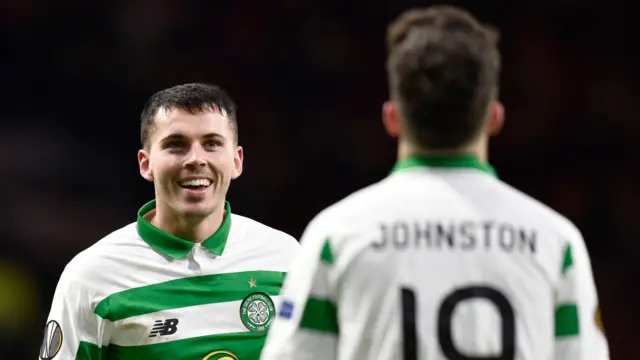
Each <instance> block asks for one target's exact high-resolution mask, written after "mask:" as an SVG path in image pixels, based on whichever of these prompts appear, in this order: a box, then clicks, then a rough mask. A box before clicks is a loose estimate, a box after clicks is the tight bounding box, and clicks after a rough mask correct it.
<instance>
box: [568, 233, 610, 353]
mask: <svg viewBox="0 0 640 360" xmlns="http://www.w3.org/2000/svg"><path fill="white" fill-rule="evenodd" d="M572 240H573V241H568V242H566V244H565V247H564V255H563V261H562V267H561V278H560V282H559V284H558V288H557V289H556V299H555V300H556V304H555V305H556V309H555V353H556V355H555V359H557V360H560V359H562V360H608V359H609V346H608V343H607V340H606V338H605V336H604V329H603V327H602V324H601V322H600V313H599V304H598V293H597V290H596V285H595V281H594V278H593V273H592V270H591V261H590V259H589V254H588V252H587V249H586V246H585V244H584V241H583V239H582V236H581V235H579V233H578V234H577V235H576V236H574V238H573V239H572Z"/></svg>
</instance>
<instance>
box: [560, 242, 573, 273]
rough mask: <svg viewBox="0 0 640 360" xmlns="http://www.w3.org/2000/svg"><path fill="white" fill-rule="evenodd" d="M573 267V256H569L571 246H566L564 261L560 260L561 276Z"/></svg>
mask: <svg viewBox="0 0 640 360" xmlns="http://www.w3.org/2000/svg"><path fill="white" fill-rule="evenodd" d="M572 265H573V255H572V254H571V244H567V247H565V249H564V259H563V260H562V272H561V274H562V275H564V273H566V272H567V270H569V268H570V267H571V266H572Z"/></svg>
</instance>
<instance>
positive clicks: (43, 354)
mask: <svg viewBox="0 0 640 360" xmlns="http://www.w3.org/2000/svg"><path fill="white" fill-rule="evenodd" d="M81 276H82V275H81V274H80V273H78V272H75V273H74V272H73V271H70V270H69V269H68V268H67V269H65V271H64V272H63V274H62V276H61V277H60V281H59V282H58V285H57V287H56V291H55V294H54V296H53V302H52V304H51V310H50V312H49V316H48V318H47V322H46V326H45V330H44V337H43V340H42V344H41V347H40V356H39V359H40V360H49V359H55V360H102V359H106V346H105V347H103V344H104V345H106V344H108V341H107V337H108V323H107V321H106V320H103V319H102V318H100V317H99V316H98V315H96V314H95V313H94V312H93V309H92V300H93V299H94V298H95V291H93V290H92V287H90V286H87V285H85V284H83V282H82V281H80V280H79V277H81Z"/></svg>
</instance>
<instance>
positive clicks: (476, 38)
mask: <svg viewBox="0 0 640 360" xmlns="http://www.w3.org/2000/svg"><path fill="white" fill-rule="evenodd" d="M498 38H499V33H498V31H497V30H494V29H492V28H491V27H489V26H486V25H484V24H481V23H479V22H478V21H477V20H476V19H475V18H474V17H473V16H472V15H471V14H469V13H468V12H467V11H465V10H462V9H460V8H456V7H452V6H444V5H439V6H432V7H428V8H424V9H414V10H410V11H407V12H405V13H403V14H401V15H400V16H399V17H398V18H397V19H396V20H395V21H394V22H393V23H391V24H390V25H389V27H388V29H387V49H388V59H387V72H388V77H389V87H390V93H391V98H392V99H393V100H394V101H396V103H397V104H398V108H399V111H400V116H401V119H402V122H403V124H404V126H405V130H406V135H407V137H408V138H409V140H410V141H411V142H412V143H413V144H414V145H416V146H417V147H419V148H420V149H424V150H455V149H458V148H460V147H463V146H465V145H468V144H469V143H470V142H471V141H473V140H474V139H475V138H476V137H477V136H478V135H479V133H480V130H481V128H482V125H483V122H484V119H485V117H486V114H487V111H488V106H489V104H490V103H491V101H493V100H494V99H495V98H496V97H497V92H498V81H499V76H500V53H499V50H498Z"/></svg>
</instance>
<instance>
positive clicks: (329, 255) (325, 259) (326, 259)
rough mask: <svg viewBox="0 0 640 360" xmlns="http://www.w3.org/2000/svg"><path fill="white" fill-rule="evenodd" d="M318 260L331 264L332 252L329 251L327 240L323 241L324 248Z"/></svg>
mask: <svg viewBox="0 0 640 360" xmlns="http://www.w3.org/2000/svg"><path fill="white" fill-rule="evenodd" d="M320 260H321V261H322V262H324V263H327V264H329V265H331V264H333V252H332V251H331V243H330V242H329V239H327V240H325V241H324V246H323V247H322V252H321V253H320Z"/></svg>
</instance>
